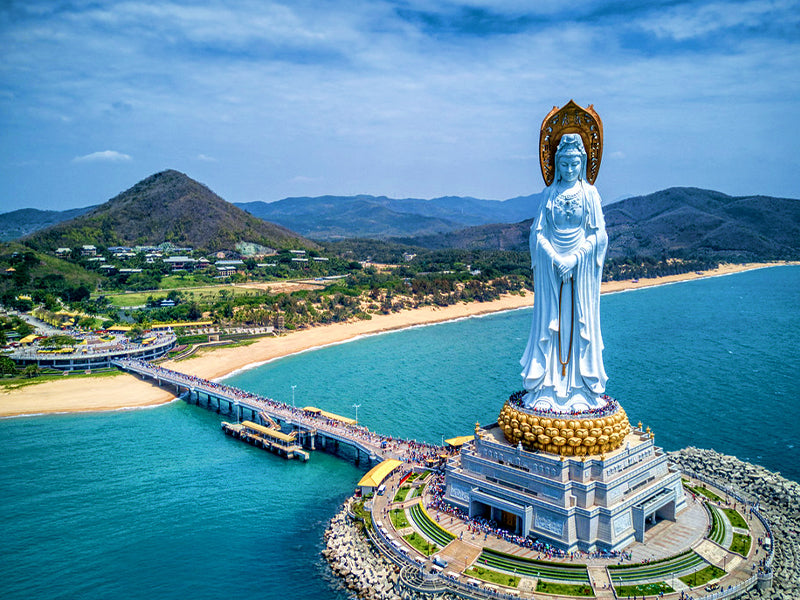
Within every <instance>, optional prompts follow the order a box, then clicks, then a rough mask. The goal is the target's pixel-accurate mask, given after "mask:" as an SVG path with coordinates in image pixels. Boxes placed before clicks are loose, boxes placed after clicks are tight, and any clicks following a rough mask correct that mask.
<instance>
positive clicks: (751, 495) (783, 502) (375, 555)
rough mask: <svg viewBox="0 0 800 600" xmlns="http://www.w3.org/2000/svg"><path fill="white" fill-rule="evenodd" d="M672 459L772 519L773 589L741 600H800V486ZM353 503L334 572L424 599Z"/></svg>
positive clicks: (686, 457)
mask: <svg viewBox="0 0 800 600" xmlns="http://www.w3.org/2000/svg"><path fill="white" fill-rule="evenodd" d="M669 458H670V461H671V462H672V463H674V464H676V465H677V466H678V467H679V468H680V469H681V470H683V471H686V472H691V473H694V474H698V475H702V476H704V477H706V478H708V479H710V480H712V481H713V482H715V483H716V485H717V486H718V487H721V488H723V489H724V488H726V487H730V488H731V489H732V490H733V491H734V492H736V493H740V494H743V495H744V496H745V499H747V500H750V501H755V500H758V502H759V504H760V512H761V514H762V515H763V516H764V517H766V518H767V520H768V521H769V524H770V528H771V529H772V534H773V544H774V547H775V555H774V559H773V563H772V567H773V571H774V578H773V582H772V588H771V589H769V590H764V591H763V592H759V591H758V590H756V589H753V590H751V591H750V592H747V593H746V594H744V595H742V596H739V597H740V598H745V599H747V600H766V599H772V600H798V599H800V484H798V483H797V482H795V481H790V480H788V479H786V478H785V477H782V476H781V475H780V474H779V473H773V472H771V471H768V470H767V469H765V468H764V467H761V466H759V465H754V464H751V463H747V462H744V461H742V460H739V459H738V458H736V457H733V456H727V455H724V454H720V453H718V452H715V451H713V450H703V449H699V448H693V447H689V448H684V449H683V450H678V451H676V452H670V453H669ZM349 504H350V500H348V502H347V503H346V504H345V506H344V507H343V508H342V510H341V511H340V512H339V513H338V514H337V515H336V516H334V517H333V518H332V519H331V521H330V524H329V526H328V529H327V530H326V532H325V542H326V547H325V549H324V550H323V551H322V554H323V556H324V557H325V558H326V559H327V561H328V563H329V564H330V566H331V569H332V570H333V572H334V573H335V574H336V575H338V576H339V577H340V581H342V582H343V584H344V585H345V586H346V587H347V588H348V589H349V590H350V591H351V592H352V593H353V595H354V596H359V597H362V598H367V599H369V600H421V599H422V595H421V594H417V593H415V592H413V591H411V590H409V589H408V588H407V587H405V586H404V585H403V584H402V583H401V582H400V569H399V568H398V567H397V566H396V565H395V564H394V563H392V562H391V561H390V560H388V559H386V558H384V557H383V556H382V555H381V554H380V552H379V551H378V550H377V549H376V548H375V547H374V546H373V545H372V542H371V541H370V540H369V538H368V537H367V536H366V534H364V533H363V532H362V530H361V528H362V524H361V523H360V522H359V521H357V520H355V519H354V518H353V517H352V516H350V514H349V511H348V507H349ZM473 595H475V593H473ZM703 595H704V592H702V591H701V590H697V591H695V593H693V594H692V597H695V598H702V597H703ZM442 597H443V598H445V599H451V598H456V597H458V594H457V593H456V592H454V591H453V590H448V591H447V592H445V593H444V594H443V596H442Z"/></svg>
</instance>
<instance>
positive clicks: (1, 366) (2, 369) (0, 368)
mask: <svg viewBox="0 0 800 600" xmlns="http://www.w3.org/2000/svg"><path fill="white" fill-rule="evenodd" d="M17 373H18V371H17V365H15V364H14V361H13V360H11V359H10V358H8V357H7V356H0V375H16V374H17Z"/></svg>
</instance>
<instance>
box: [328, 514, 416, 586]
mask: <svg viewBox="0 0 800 600" xmlns="http://www.w3.org/2000/svg"><path fill="white" fill-rule="evenodd" d="M322 555H323V556H324V557H325V558H326V559H327V561H328V563H329V564H330V566H331V569H332V570H333V572H334V573H336V574H337V575H338V576H339V577H341V578H343V579H344V582H345V585H346V586H347V588H348V589H349V590H350V591H351V592H353V593H354V594H356V595H358V596H359V597H361V598H367V599H368V600H401V595H400V594H399V593H398V591H397V590H396V588H395V585H396V583H397V579H398V577H399V569H398V568H397V567H396V566H395V565H394V564H393V563H392V562H390V561H388V560H387V559H385V558H384V557H383V556H381V555H380V554H379V553H378V552H377V551H376V550H375V549H374V548H373V547H372V545H371V542H370V541H369V539H367V538H366V537H365V534H364V533H362V531H361V524H360V523H359V522H357V521H355V520H353V519H352V518H351V517H350V516H349V514H348V509H347V505H346V506H345V507H344V508H343V509H342V510H341V511H339V513H338V514H337V515H336V516H335V517H333V518H332V519H331V521H330V524H329V525H328V529H327V530H326V531H325V549H324V550H323V551H322Z"/></svg>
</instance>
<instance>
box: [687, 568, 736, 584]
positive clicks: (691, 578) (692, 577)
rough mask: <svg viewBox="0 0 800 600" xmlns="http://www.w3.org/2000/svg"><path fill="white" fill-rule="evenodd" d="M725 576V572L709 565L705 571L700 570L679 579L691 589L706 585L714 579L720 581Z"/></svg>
mask: <svg viewBox="0 0 800 600" xmlns="http://www.w3.org/2000/svg"><path fill="white" fill-rule="evenodd" d="M723 575H725V571H723V570H722V569H720V568H719V567H715V566H714V565H708V566H707V567H706V568H705V569H700V570H699V571H695V572H694V573H690V574H689V575H684V576H683V577H679V578H678V579H680V580H681V581H682V582H683V583H685V584H686V585H688V586H689V587H697V586H698V585H705V584H706V583H708V582H709V581H711V580H712V579H718V578H720V577H722V576H723Z"/></svg>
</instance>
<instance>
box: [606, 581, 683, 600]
mask: <svg viewBox="0 0 800 600" xmlns="http://www.w3.org/2000/svg"><path fill="white" fill-rule="evenodd" d="M614 590H615V591H616V592H617V596H618V597H620V598H621V597H622V596H627V597H630V596H640V595H641V596H643V597H644V596H649V595H651V594H652V595H653V596H658V595H659V594H661V593H662V592H663V593H665V594H669V593H670V592H674V591H675V590H674V589H672V586H670V585H667V584H666V583H665V582H663V581H659V582H657V583H641V584H639V585H617V586H614Z"/></svg>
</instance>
